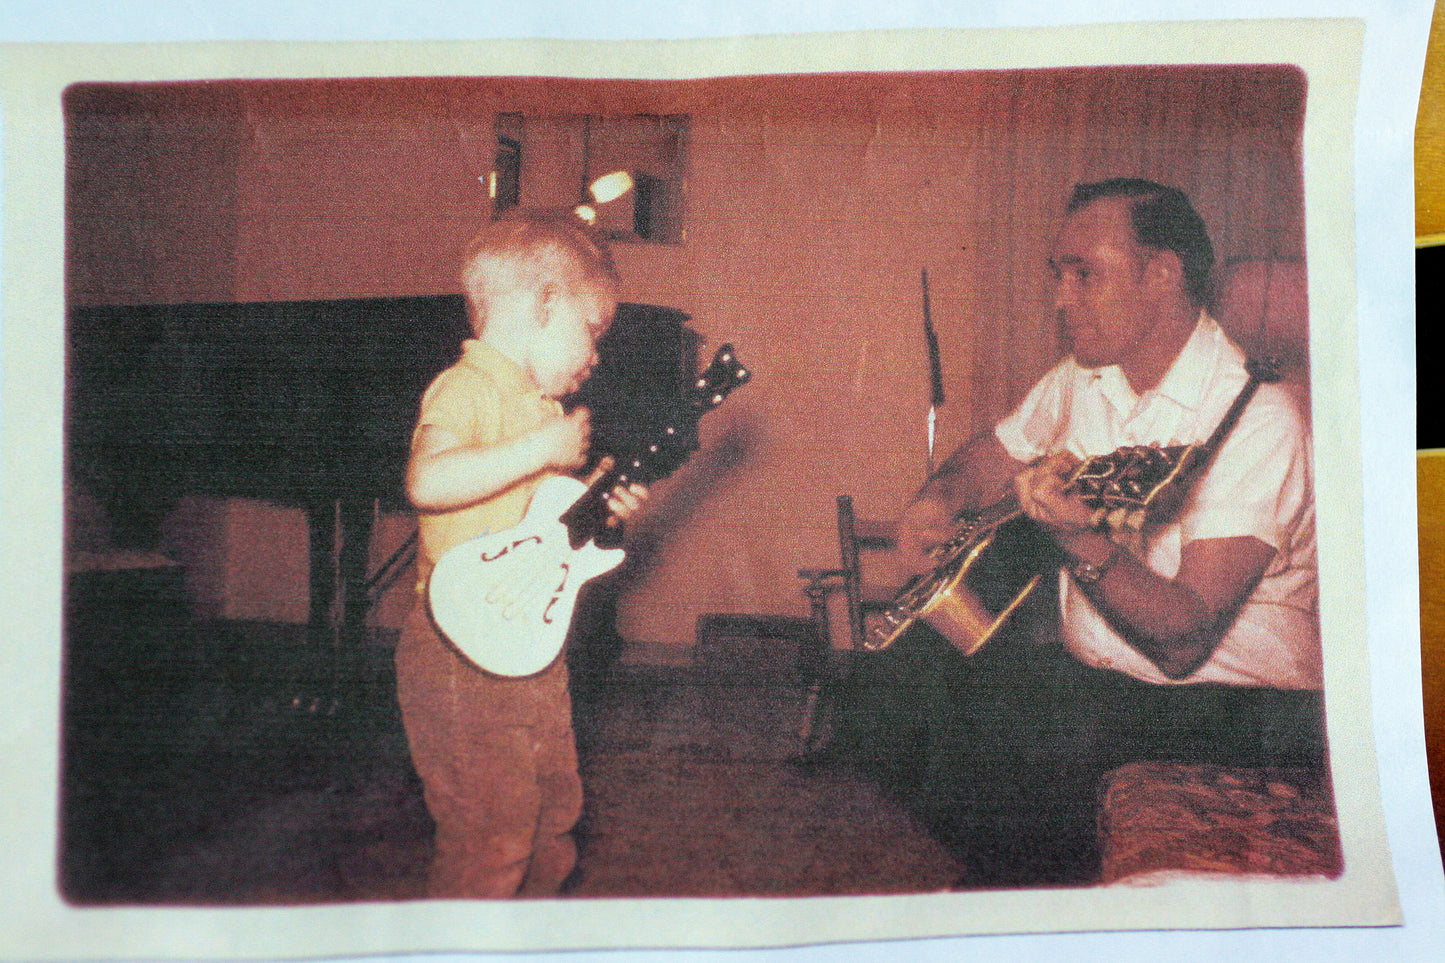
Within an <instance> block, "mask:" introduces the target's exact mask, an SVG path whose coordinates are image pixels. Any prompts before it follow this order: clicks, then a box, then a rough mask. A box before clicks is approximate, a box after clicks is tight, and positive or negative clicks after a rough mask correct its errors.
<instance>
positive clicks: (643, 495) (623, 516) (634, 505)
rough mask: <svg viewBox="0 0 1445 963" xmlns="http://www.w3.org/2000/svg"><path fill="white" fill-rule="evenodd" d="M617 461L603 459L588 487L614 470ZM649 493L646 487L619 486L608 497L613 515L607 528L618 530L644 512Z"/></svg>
mask: <svg viewBox="0 0 1445 963" xmlns="http://www.w3.org/2000/svg"><path fill="white" fill-rule="evenodd" d="M615 464H616V461H615V460H614V459H613V457H612V456H611V455H608V456H607V457H606V458H603V459H602V461H601V462H600V463H599V464H598V465H597V467H596V469H594V470H593V472H592V474H591V475H590V476H588V478H587V485H588V487H591V485H592V483H593V482H595V481H596V480H597V479H599V478H601V477H602V476H603V475H605V474H607V473H608V472H609V471H611V470H612V467H613V465H615ZM648 494H649V493H648V491H647V486H646V485H641V484H638V483H637V482H632V483H631V484H628V485H617V486H615V487H614V488H613V489H612V491H610V492H608V493H607V495H606V500H607V508H608V510H609V511H610V512H611V513H612V514H611V515H609V516H608V518H607V527H609V528H616V527H617V526H618V525H620V524H622V523H623V522H625V521H627V520H628V519H630V518H632V517H633V516H634V515H636V514H637V513H638V512H639V511H641V510H642V504H643V502H645V501H647V497H648Z"/></svg>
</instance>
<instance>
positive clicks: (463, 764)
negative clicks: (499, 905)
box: [396, 607, 582, 899]
mask: <svg viewBox="0 0 1445 963" xmlns="http://www.w3.org/2000/svg"><path fill="white" fill-rule="evenodd" d="M396 674H397V695H398V698H399V700H400V702H401V711H402V720H403V722H404V724H405V726H406V733H407V741H408V743H409V744H410V747H411V755H412V763H413V765H415V767H416V771H417V774H418V775H419V776H420V777H421V780H422V785H423V788H424V790H425V794H426V803H427V809H428V810H430V812H431V815H432V819H433V820H434V821H435V822H436V853H435V855H434V857H433V859H432V864H431V870H430V877H429V883H428V892H429V895H431V896H432V897H439V898H474V899H500V898H507V897H511V896H518V895H520V896H555V895H556V894H557V890H558V887H560V886H561V884H562V881H563V880H564V879H566V877H567V875H568V874H569V873H570V872H571V871H572V868H573V867H574V865H575V864H576V861H577V850H576V845H575V843H574V842H573V839H572V835H571V831H572V827H573V826H574V825H576V823H577V820H578V818H579V817H580V815H581V812H582V782H581V778H580V777H579V775H578V772H577V750H576V744H575V741H574V739H573V734H572V716H571V703H570V700H569V698H568V694H567V670H566V666H565V663H564V662H563V661H562V660H558V661H557V662H556V663H555V664H553V665H552V666H551V667H550V668H549V669H547V670H546V671H544V672H543V673H541V674H540V675H537V676H531V677H528V678H524V679H504V678H498V677H495V676H489V675H487V674H485V673H483V672H482V671H480V670H479V669H476V668H475V667H473V666H472V665H471V664H470V663H468V662H467V661H466V660H465V659H463V658H462V656H461V655H459V654H458V653H457V652H456V650H455V649H453V648H452V647H451V646H449V645H448V644H447V643H446V642H445V641H444V640H443V639H442V638H441V636H440V635H438V633H437V631H436V629H435V627H434V626H433V625H432V624H431V621H430V619H429V618H428V617H427V615H426V612H425V610H424V609H422V608H421V607H418V608H417V609H416V610H415V611H413V612H412V614H411V616H410V617H409V618H408V619H407V623H406V626H405V627H404V628H403V630H402V636H401V641H400V642H399V643H398V645H397V651H396Z"/></svg>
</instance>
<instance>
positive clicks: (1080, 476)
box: [1069, 445, 1194, 512]
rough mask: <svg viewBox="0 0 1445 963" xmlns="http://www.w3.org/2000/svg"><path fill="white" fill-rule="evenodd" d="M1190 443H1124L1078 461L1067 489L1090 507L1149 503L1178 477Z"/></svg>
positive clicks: (1147, 505)
mask: <svg viewBox="0 0 1445 963" xmlns="http://www.w3.org/2000/svg"><path fill="white" fill-rule="evenodd" d="M1193 447H1194V446H1191V445H1175V446H1171V447H1168V448H1163V447H1160V446H1157V445H1127V446H1125V447H1123V448H1120V449H1118V450H1117V451H1113V452H1110V453H1109V454H1107V455H1097V456H1095V457H1093V458H1090V459H1089V460H1087V461H1085V462H1084V463H1083V464H1082V465H1080V466H1079V467H1078V468H1077V469H1076V470H1075V472H1074V476H1073V478H1071V479H1070V481H1069V489H1070V490H1071V491H1076V492H1078V493H1079V494H1081V495H1083V496H1084V500H1085V501H1086V502H1088V503H1089V504H1090V505H1091V506H1093V507H1094V508H1103V509H1106V510H1108V511H1111V512H1112V511H1114V510H1116V509H1123V510H1125V511H1135V510H1138V509H1148V508H1150V507H1152V506H1153V505H1154V503H1155V501H1156V499H1158V498H1159V497H1160V494H1161V492H1163V491H1164V490H1165V489H1166V488H1167V487H1168V486H1169V484H1170V483H1171V482H1172V481H1174V480H1175V478H1177V477H1178V475H1179V472H1180V471H1181V469H1182V468H1183V465H1184V462H1185V460H1186V458H1187V456H1188V454H1189V452H1190V451H1192V450H1193Z"/></svg>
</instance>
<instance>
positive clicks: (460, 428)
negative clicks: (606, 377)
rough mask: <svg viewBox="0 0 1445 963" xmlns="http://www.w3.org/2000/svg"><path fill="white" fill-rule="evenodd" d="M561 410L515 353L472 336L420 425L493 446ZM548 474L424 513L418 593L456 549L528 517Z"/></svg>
mask: <svg viewBox="0 0 1445 963" xmlns="http://www.w3.org/2000/svg"><path fill="white" fill-rule="evenodd" d="M561 413H562V406H561V405H560V404H559V403H558V402H557V401H556V400H554V399H552V398H548V397H545V396H544V395H543V394H542V392H541V391H540V390H539V389H538V388H537V387H536V386H535V385H533V384H532V383H531V381H530V380H529V379H528V378H527V376H526V374H525V373H524V372H523V370H522V369H521V367H520V366H518V365H517V364H516V363H515V362H513V361H512V360H511V359H510V358H508V357H507V356H506V355H504V354H502V353H501V352H500V351H498V350H497V349H496V348H493V347H492V346H491V345H489V344H487V343H486V342H484V341H480V340H469V341H466V342H464V343H463V344H462V356H461V358H460V359H458V361H457V363H456V364H454V365H452V366H451V367H450V368H448V369H447V370H446V371H443V372H442V373H441V374H439V375H437V377H436V379H435V380H434V381H432V383H431V385H430V387H428V388H427V390H426V392H425V394H423V395H422V400H421V410H420V414H419V415H418V417H417V427H416V430H417V431H420V430H421V428H422V426H423V425H435V426H436V427H438V428H441V429H444V430H446V431H448V432H450V433H451V434H453V435H455V436H456V437H457V438H459V439H461V441H462V443H463V444H468V445H481V446H490V445H495V444H498V443H500V442H502V441H505V440H507V439H510V438H515V437H517V436H518V435H523V434H526V433H527V432H529V431H532V430H534V429H536V428H537V427H539V426H540V425H541V424H542V423H543V422H544V421H546V420H547V419H548V418H554V417H557V416H558V415H560V414H561ZM413 439H415V435H413ZM545 477H546V475H545V474H537V475H533V476H531V477H529V478H526V479H524V480H522V481H520V482H518V483H517V484H515V485H513V486H512V487H511V488H508V489H506V490H505V491H502V492H499V493H498V494H496V495H493V496H492V497H491V498H488V499H487V500H485V501H483V502H479V503H477V504H475V505H472V506H470V507H468V508H463V509H458V510H456V511H450V512H420V513H418V515H417V529H418V532H419V535H420V540H421V552H420V556H419V557H418V559H417V577H418V584H417V587H418V591H425V588H426V582H427V578H428V577H429V576H430V574H431V570H432V568H433V567H434V566H435V564H436V561H437V559H439V558H441V556H442V555H443V554H445V553H446V551H447V550H448V549H450V548H452V547H453V546H454V545H458V544H460V543H462V542H465V541H467V540H468V539H471V538H475V537H477V536H478V535H485V534H488V533H491V532H497V531H503V530H505V529H508V528H511V527H513V526H514V525H516V524H517V523H518V522H520V521H521V520H522V516H523V515H524V514H526V511H527V505H528V504H529V503H530V502H531V500H532V493H533V492H534V491H535V490H536V488H537V485H538V484H540V483H541V481H542V479H543V478H545Z"/></svg>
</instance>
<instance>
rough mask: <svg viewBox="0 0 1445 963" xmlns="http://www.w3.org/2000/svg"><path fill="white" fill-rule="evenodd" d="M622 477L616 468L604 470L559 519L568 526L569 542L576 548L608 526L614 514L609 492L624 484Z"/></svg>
mask: <svg viewBox="0 0 1445 963" xmlns="http://www.w3.org/2000/svg"><path fill="white" fill-rule="evenodd" d="M622 478H623V475H622V473H621V472H619V471H618V470H617V469H616V468H613V469H612V470H611V471H606V472H603V473H602V474H601V475H600V476H599V477H598V478H597V480H596V481H594V482H593V483H592V484H591V486H590V487H589V488H588V489H587V491H586V492H584V493H583V495H582V497H581V498H579V499H577V500H576V501H575V502H573V503H572V505H571V507H569V508H568V509H567V510H566V511H565V512H563V513H562V516H561V518H559V519H558V521H560V522H561V523H562V524H563V525H565V526H566V527H567V543H568V544H569V545H571V546H572V548H573V549H574V550H575V549H578V548H581V547H582V546H583V545H586V544H587V543H588V542H590V541H592V540H593V539H594V538H596V537H597V536H598V535H600V534H602V532H603V530H604V529H606V528H607V519H608V518H609V517H610V516H611V514H612V509H610V508H608V507H607V493H608V492H610V491H612V489H614V488H616V487H617V486H618V485H619V484H622V483H623V482H622Z"/></svg>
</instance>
